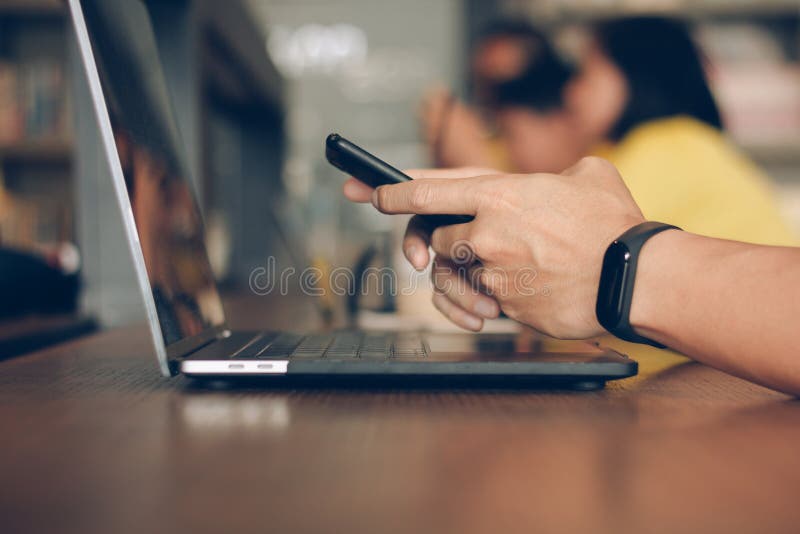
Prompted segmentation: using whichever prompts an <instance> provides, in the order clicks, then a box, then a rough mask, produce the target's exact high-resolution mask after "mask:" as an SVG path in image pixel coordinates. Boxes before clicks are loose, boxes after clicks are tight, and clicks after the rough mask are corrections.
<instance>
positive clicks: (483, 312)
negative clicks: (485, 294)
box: [475, 300, 498, 319]
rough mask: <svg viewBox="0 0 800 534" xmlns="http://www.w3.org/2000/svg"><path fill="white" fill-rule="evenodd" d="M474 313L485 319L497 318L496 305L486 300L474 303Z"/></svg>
mask: <svg viewBox="0 0 800 534" xmlns="http://www.w3.org/2000/svg"><path fill="white" fill-rule="evenodd" d="M475 313H477V314H478V315H480V316H481V317H486V318H487V319H494V318H495V317H497V314H498V310H497V305H496V304H494V303H492V302H489V301H487V300H479V301H478V302H476V303H475Z"/></svg>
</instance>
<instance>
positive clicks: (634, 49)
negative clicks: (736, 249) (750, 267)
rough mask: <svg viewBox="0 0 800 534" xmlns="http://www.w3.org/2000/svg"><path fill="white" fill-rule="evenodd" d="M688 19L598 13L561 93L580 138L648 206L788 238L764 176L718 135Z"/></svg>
mask: <svg viewBox="0 0 800 534" xmlns="http://www.w3.org/2000/svg"><path fill="white" fill-rule="evenodd" d="M703 67H704V65H703V59H702V56H701V53H700V51H699V49H698V48H697V46H696V45H695V43H694V42H693V41H692V38H691V35H690V32H689V29H688V27H687V25H686V24H684V23H683V22H681V21H678V20H673V19H667V18H662V17H631V18H623V19H616V20H610V21H605V22H601V23H599V24H597V25H596V26H595V27H594V29H593V40H592V44H591V46H589V48H588V50H587V51H586V53H585V54H584V57H583V59H582V61H581V65H580V71H579V73H578V74H577V75H576V76H575V78H574V79H573V80H572V81H571V82H570V84H569V86H568V88H567V91H566V94H565V102H566V105H567V108H568V109H569V111H570V113H571V114H572V115H573V119H574V120H575V124H576V128H577V130H576V131H575V133H576V135H577V136H580V137H581V138H582V143H583V144H584V146H587V147H591V146H594V147H595V148H594V149H593V151H592V152H593V153H594V154H595V155H599V156H602V157H604V158H606V159H608V160H610V161H611V162H612V163H613V164H614V165H615V166H616V167H617V168H618V169H619V171H620V173H621V174H622V176H623V178H624V179H625V181H626V184H627V186H628V187H629V189H630V190H631V193H632V194H633V197H634V198H635V199H636V201H637V203H638V204H639V206H640V207H641V208H642V211H643V212H644V214H645V216H646V217H647V218H649V219H656V220H661V221H665V222H669V223H671V224H675V225H677V226H680V227H682V228H684V229H686V230H689V231H693V232H698V233H702V234H705V235H709V236H713V237H722V238H729V239H737V240H743V241H749V242H755V243H764V244H776V245H780V244H793V243H794V242H795V240H794V236H793V235H792V233H791V231H790V230H789V227H788V225H787V224H786V223H785V222H784V221H783V220H782V219H781V217H780V215H779V210H778V206H777V204H776V201H775V199H774V197H773V195H772V192H771V190H770V184H769V180H768V178H767V176H766V175H765V174H764V173H763V172H762V171H761V170H760V169H759V168H758V167H757V166H756V165H755V164H754V163H753V162H752V161H750V160H749V159H748V158H747V157H746V156H745V155H744V154H742V153H741V151H739V150H738V149H737V148H736V147H734V146H733V145H732V144H731V143H730V142H729V141H728V139H727V138H726V137H725V134H724V128H723V123H722V119H721V117H720V112H719V109H718V108H717V104H716V102H715V101H714V97H713V95H712V93H711V90H710V88H709V84H708V81H707V79H706V74H705V71H704V68H703Z"/></svg>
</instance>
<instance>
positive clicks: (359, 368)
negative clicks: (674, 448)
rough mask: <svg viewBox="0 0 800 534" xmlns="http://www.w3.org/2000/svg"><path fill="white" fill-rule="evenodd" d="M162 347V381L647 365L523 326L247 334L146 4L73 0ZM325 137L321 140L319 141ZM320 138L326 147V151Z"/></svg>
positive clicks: (564, 379) (464, 375) (571, 373)
mask: <svg viewBox="0 0 800 534" xmlns="http://www.w3.org/2000/svg"><path fill="white" fill-rule="evenodd" d="M68 3H69V10H70V13H71V18H72V22H73V26H74V29H75V32H76V35H77V42H78V45H79V51H80V57H81V60H82V63H83V66H84V69H85V74H86V77H87V80H88V85H89V89H90V91H91V98H92V102H93V107H94V111H95V115H96V116H95V119H96V120H97V122H98V124H99V127H100V133H101V139H102V150H103V152H104V154H105V157H106V159H107V161H108V164H109V169H110V176H111V179H112V181H113V185H114V191H115V195H116V199H117V201H118V203H119V206H120V209H121V214H122V218H123V223H124V224H123V226H124V228H125V233H126V239H127V242H128V245H129V249H130V252H131V256H132V261H133V265H134V268H135V269H134V270H135V273H136V278H137V282H138V287H139V288H140V290H141V294H142V297H143V299H144V304H145V309H146V314H147V322H148V324H149V329H150V334H151V337H152V340H153V344H154V348H155V353H156V356H157V359H158V363H159V366H160V369H161V371H162V373H163V374H164V375H165V376H174V375H177V374H184V375H188V376H191V377H195V378H214V379H220V378H236V377H249V378H251V379H260V378H263V382H265V383H272V384H275V383H276V382H280V381H284V382H285V381H287V380H290V379H316V380H314V381H315V382H318V381H320V380H321V381H323V382H325V381H334V380H336V379H342V378H345V379H347V380H356V381H358V380H361V379H366V380H367V381H368V382H369V383H375V381H379V380H380V379H381V378H392V379H394V380H399V381H401V382H405V383H408V384H412V383H414V382H415V381H419V380H426V379H434V380H442V381H443V383H444V384H446V385H449V384H454V383H464V382H468V383H484V382H489V381H491V382H493V383H498V382H499V383H515V384H516V383H520V382H528V381H532V382H535V383H537V384H555V385H559V386H565V387H573V388H577V389H595V388H600V387H603V386H604V385H605V383H606V381H608V380H614V379H619V378H625V377H629V376H632V375H635V374H636V372H637V364H636V362H634V361H632V360H630V359H628V358H627V357H625V356H623V355H621V354H618V353H616V352H614V351H612V350H609V349H605V348H601V347H599V346H597V345H596V344H592V343H584V342H573V344H571V345H566V346H565V345H558V346H557V347H555V348H553V347H548V346H547V345H548V343H547V342H542V341H540V340H539V341H535V340H534V341H525V340H523V339H522V338H520V337H518V336H515V335H514V334H470V333H464V334H458V333H453V334H442V333H431V332H402V331H401V332H381V331H361V330H342V331H338V332H317V333H303V332H281V331H271V330H266V331H264V332H238V331H233V330H231V329H230V328H229V327H228V324H227V322H226V320H225V313H224V310H223V307H222V302H221V299H220V296H219V293H218V290H217V286H216V284H215V281H214V277H213V275H212V271H211V267H210V263H209V259H208V255H207V252H206V247H205V244H204V230H203V220H202V218H201V215H200V211H199V209H198V206H197V204H196V201H195V198H194V195H193V190H192V187H191V185H190V184H191V182H190V173H189V171H188V166H187V164H186V155H185V154H184V149H183V145H182V143H181V140H180V136H179V133H178V129H177V126H176V122H175V118H174V113H173V110H172V108H171V103H170V98H169V92H168V88H167V85H166V81H165V77H164V73H163V71H162V67H161V62H160V60H159V56H158V50H157V47H156V41H155V35H154V33H153V29H152V25H151V21H150V18H149V13H148V10H147V7H146V6H145V4H144V3H143V2H142V1H141V0H69V2H68ZM321 141H322V140H321ZM322 145H323V143H322V142H320V147H321V149H322Z"/></svg>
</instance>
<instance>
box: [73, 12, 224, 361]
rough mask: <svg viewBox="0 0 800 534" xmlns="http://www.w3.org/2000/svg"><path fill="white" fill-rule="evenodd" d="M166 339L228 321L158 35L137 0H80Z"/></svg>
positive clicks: (167, 341)
mask: <svg viewBox="0 0 800 534" xmlns="http://www.w3.org/2000/svg"><path fill="white" fill-rule="evenodd" d="M81 6H82V8H83V13H84V18H85V20H86V25H87V29H88V31H89V38H90V41H91V45H92V51H93V53H94V57H95V61H96V63H97V68H98V71H99V74H100V80H101V83H102V87H103V93H104V97H105V104H106V107H107V108H108V112H109V115H110V118H111V125H112V129H113V131H114V139H115V141H116V146H117V151H118V153H119V159H120V163H121V166H122V171H123V174H124V176H125V185H126V187H127V190H128V197H129V200H130V205H131V210H132V211H133V216H134V219H135V221H136V229H137V231H138V235H139V241H140V245H141V249H142V253H143V255H144V262H145V266H146V268H147V276H148V278H149V281H150V288H151V290H152V293H153V299H154V301H155V305H156V311H157V312H158V319H159V323H160V325H161V332H162V334H163V337H164V343H165V344H166V345H171V344H173V343H176V342H178V341H181V340H183V339H187V338H189V337H192V336H195V335H197V334H200V333H202V332H204V331H206V330H207V329H209V328H211V327H214V326H219V325H221V324H222V323H224V315H223V311H222V305H221V302H220V299H219V295H218V293H217V289H216V285H215V283H214V279H213V276H212V273H211V268H210V265H209V262H208V256H207V254H206V249H205V244H204V232H203V222H202V219H201V217H200V213H199V210H198V208H197V204H196V201H195V198H194V195H193V192H192V189H191V186H190V184H189V175H188V170H187V169H188V166H187V164H186V158H185V154H184V150H183V146H182V144H181V143H182V141H181V139H180V136H179V135H178V131H177V128H176V124H175V120H174V116H173V110H172V106H171V103H170V99H169V94H168V92H167V86H166V82H165V79H164V75H163V72H162V70H161V62H160V60H159V57H158V50H157V48H156V42H155V37H154V34H153V30H152V26H151V23H150V19H149V15H148V12H147V8H146V7H145V5H144V4H143V3H142V2H140V1H139V0H81Z"/></svg>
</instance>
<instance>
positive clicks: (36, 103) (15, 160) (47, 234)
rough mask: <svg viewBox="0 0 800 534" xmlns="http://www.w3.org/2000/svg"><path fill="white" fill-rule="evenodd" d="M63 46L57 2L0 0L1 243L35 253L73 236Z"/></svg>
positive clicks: (64, 31)
mask: <svg viewBox="0 0 800 534" xmlns="http://www.w3.org/2000/svg"><path fill="white" fill-rule="evenodd" d="M66 43H67V21H66V18H65V8H64V5H63V3H62V2H60V1H58V0H33V1H22V0H0V194H2V196H3V199H4V208H5V210H4V211H5V213H4V214H0V236H1V238H2V239H1V240H0V243H2V245H3V246H9V247H13V248H16V249H22V250H29V251H31V252H36V251H40V250H41V249H42V247H43V246H53V245H55V244H56V243H59V242H64V241H65V242H68V243H74V241H75V235H74V227H73V226H72V221H73V213H74V206H73V202H72V195H71V192H72V181H73V174H72V165H73V161H74V150H73V140H72V135H71V97H70V92H69V90H68V87H67V85H68V84H67V81H66V76H67V65H66V54H65V52H64V50H65V47H66ZM54 206H58V208H57V211H58V215H53V211H54Z"/></svg>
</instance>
